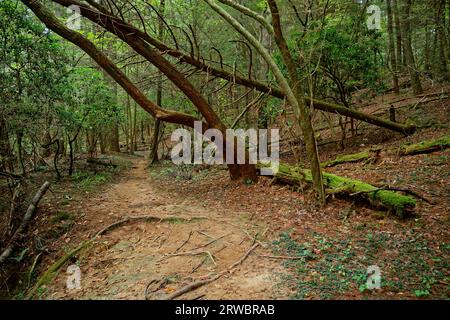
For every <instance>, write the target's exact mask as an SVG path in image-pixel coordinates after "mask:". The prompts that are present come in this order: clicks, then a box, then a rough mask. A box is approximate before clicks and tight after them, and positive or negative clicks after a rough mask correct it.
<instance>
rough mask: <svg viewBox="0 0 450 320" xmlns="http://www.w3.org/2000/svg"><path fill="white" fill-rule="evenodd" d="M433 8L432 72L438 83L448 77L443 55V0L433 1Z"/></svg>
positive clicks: (444, 48) (449, 77)
mask: <svg viewBox="0 0 450 320" xmlns="http://www.w3.org/2000/svg"><path fill="white" fill-rule="evenodd" d="M434 6H435V21H434V22H435V30H436V33H435V57H434V59H433V60H434V62H433V65H434V70H435V72H434V73H435V78H436V79H437V80H438V81H449V80H450V75H449V72H448V61H447V57H448V56H447V55H446V53H445V50H446V45H445V42H446V40H447V41H448V39H446V37H445V0H434Z"/></svg>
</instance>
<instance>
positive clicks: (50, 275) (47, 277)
mask: <svg viewBox="0 0 450 320" xmlns="http://www.w3.org/2000/svg"><path fill="white" fill-rule="evenodd" d="M203 219H207V218H206V217H176V216H167V217H158V216H136V217H127V218H124V219H122V220H120V221H117V222H114V223H112V224H110V225H108V226H106V227H104V228H103V229H100V230H99V231H98V232H97V233H95V235H94V236H93V237H92V238H90V239H89V240H86V241H83V242H82V243H81V244H79V245H78V246H77V247H76V248H75V249H73V250H71V251H70V252H68V253H67V254H65V255H64V256H62V257H61V258H59V259H58V260H57V261H56V262H55V263H53V264H52V265H51V266H50V267H49V268H48V269H47V271H45V272H44V274H43V275H42V276H40V277H39V279H38V281H37V282H36V284H35V285H34V286H33V288H31V289H30V291H29V292H28V293H27V296H26V298H27V299H32V298H33V297H34V296H35V294H36V292H37V290H38V289H39V288H40V287H42V286H44V285H47V284H48V283H50V282H51V281H52V280H53V279H54V278H55V276H56V275H57V274H58V272H59V270H60V269H61V267H62V266H63V265H64V264H65V263H66V262H67V261H69V260H70V259H71V258H73V257H74V256H76V255H77V254H78V253H80V252H81V251H82V250H83V249H86V248H87V247H88V246H90V245H91V244H93V242H94V241H95V240H96V239H97V238H98V237H99V236H101V235H104V234H106V233H107V232H111V231H112V230H114V229H116V228H119V227H121V226H123V225H125V224H127V223H131V222H137V221H142V222H158V223H159V222H168V223H173V222H180V221H183V222H194V221H198V220H203Z"/></svg>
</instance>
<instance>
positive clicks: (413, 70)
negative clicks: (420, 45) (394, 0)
mask: <svg viewBox="0 0 450 320" xmlns="http://www.w3.org/2000/svg"><path fill="white" fill-rule="evenodd" d="M411 3H412V1H411V0H403V6H402V21H401V23H402V30H403V33H402V38H403V50H404V55H405V57H406V66H407V68H408V72H409V75H410V78H411V85H412V88H413V92H414V94H415V95H418V94H421V93H422V92H423V90H422V84H421V83H420V72H419V70H418V69H417V66H416V61H415V58H414V51H413V48H412V40H411V39H412V35H411Z"/></svg>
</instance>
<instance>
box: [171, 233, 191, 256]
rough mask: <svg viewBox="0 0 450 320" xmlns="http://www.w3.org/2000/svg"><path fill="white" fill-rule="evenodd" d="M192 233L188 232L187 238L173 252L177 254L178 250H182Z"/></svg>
mask: <svg viewBox="0 0 450 320" xmlns="http://www.w3.org/2000/svg"><path fill="white" fill-rule="evenodd" d="M192 233H194V231H192V230H191V232H189V236H188V238H187V239H186V240H185V241H184V242H183V243H182V244H181V245H180V246H179V247H178V248H176V250H175V252H178V250H180V249H181V248H183V247H184V246H185V245H186V244H187V243H188V242H189V240H190V239H191V236H192Z"/></svg>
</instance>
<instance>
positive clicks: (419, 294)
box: [414, 290, 430, 298]
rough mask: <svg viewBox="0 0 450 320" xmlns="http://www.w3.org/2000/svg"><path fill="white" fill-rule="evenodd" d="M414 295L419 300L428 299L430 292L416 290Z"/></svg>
mask: <svg viewBox="0 0 450 320" xmlns="http://www.w3.org/2000/svg"><path fill="white" fill-rule="evenodd" d="M414 295H415V296H416V297H417V298H426V297H428V296H429V295H430V292H429V291H428V290H415V291H414Z"/></svg>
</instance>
